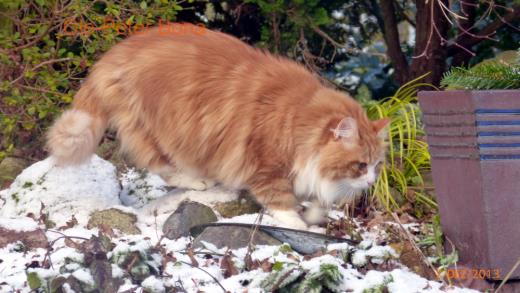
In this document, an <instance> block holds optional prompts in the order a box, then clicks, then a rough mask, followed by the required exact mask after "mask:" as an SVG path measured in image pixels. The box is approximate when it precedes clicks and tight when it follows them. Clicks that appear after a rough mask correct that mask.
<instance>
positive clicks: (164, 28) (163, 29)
mask: <svg viewBox="0 0 520 293" xmlns="http://www.w3.org/2000/svg"><path fill="white" fill-rule="evenodd" d="M153 27H157V30H156V32H157V33H158V34H159V35H162V36H166V35H178V36H181V35H187V34H193V35H197V36H202V35H204V34H205V33H206V27H205V26H204V25H203V24H190V23H177V22H170V21H169V20H163V19H159V21H158V23H157V24H156V25H148V24H137V23H132V22H130V21H126V22H119V21H114V19H112V18H110V17H105V18H104V19H103V23H102V24H95V23H92V22H87V21H83V20H80V21H78V20H76V19H66V20H65V21H64V22H63V26H62V29H61V32H60V33H59V36H78V35H79V36H90V35H92V34H93V33H94V32H96V31H114V32H116V33H117V34H118V35H125V36H126V35H131V34H140V33H144V32H148V31H149V30H150V29H152V28H153Z"/></svg>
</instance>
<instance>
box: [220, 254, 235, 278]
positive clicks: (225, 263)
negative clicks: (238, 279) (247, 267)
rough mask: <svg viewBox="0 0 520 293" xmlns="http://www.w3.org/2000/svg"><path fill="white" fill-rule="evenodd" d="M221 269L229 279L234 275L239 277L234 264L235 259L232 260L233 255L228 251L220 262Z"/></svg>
mask: <svg viewBox="0 0 520 293" xmlns="http://www.w3.org/2000/svg"><path fill="white" fill-rule="evenodd" d="M220 268H221V269H222V270H224V277H225V278H229V277H231V276H234V275H238V270H237V268H236V267H235V263H234V262H233V259H232V258H231V253H230V252H229V251H228V252H226V254H225V255H224V257H222V260H221V261H220Z"/></svg>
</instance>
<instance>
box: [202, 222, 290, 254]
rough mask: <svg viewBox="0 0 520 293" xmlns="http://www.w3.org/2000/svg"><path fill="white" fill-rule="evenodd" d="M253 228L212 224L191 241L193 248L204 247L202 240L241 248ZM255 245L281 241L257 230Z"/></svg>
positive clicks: (274, 243) (278, 243) (246, 241)
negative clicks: (212, 225)
mask: <svg viewBox="0 0 520 293" xmlns="http://www.w3.org/2000/svg"><path fill="white" fill-rule="evenodd" d="M252 231H253V229H251V228H249V227H238V226H214V227H207V228H206V229H204V231H202V233H200V234H199V235H198V236H197V237H196V238H195V240H194V241H193V246H194V247H195V248H199V247H204V245H203V244H202V241H205V242H209V243H211V244H213V245H215V246H216V247H218V248H223V247H227V248H231V249H236V248H241V247H246V246H247V245H248V244H249V239H250V238H251V233H252ZM253 244H255V245H281V244H282V242H280V241H279V240H277V239H275V238H273V237H271V236H269V234H267V233H265V232H262V231H260V230H257V231H256V233H255V237H254V240H253Z"/></svg>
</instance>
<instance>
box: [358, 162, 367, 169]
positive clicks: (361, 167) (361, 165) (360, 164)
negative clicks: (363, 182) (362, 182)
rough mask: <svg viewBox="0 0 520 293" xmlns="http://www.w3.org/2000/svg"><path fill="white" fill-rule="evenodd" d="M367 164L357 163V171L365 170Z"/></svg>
mask: <svg viewBox="0 0 520 293" xmlns="http://www.w3.org/2000/svg"><path fill="white" fill-rule="evenodd" d="M367 166H368V165H367V163H359V164H358V169H359V170H365V169H366V168H367Z"/></svg>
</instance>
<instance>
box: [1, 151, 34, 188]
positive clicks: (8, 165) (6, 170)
mask: <svg viewBox="0 0 520 293" xmlns="http://www.w3.org/2000/svg"><path fill="white" fill-rule="evenodd" d="M27 166H29V162H28V161H27V160H24V159H20V158H13V157H7V158H5V159H3V160H2V162H1V163H0V188H1V187H7V186H4V184H6V185H7V184H8V183H9V182H11V181H13V180H14V179H15V178H16V176H18V174H20V173H21V172H22V171H23V169H25V168H26V167H27Z"/></svg>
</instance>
